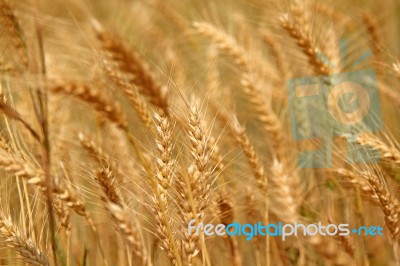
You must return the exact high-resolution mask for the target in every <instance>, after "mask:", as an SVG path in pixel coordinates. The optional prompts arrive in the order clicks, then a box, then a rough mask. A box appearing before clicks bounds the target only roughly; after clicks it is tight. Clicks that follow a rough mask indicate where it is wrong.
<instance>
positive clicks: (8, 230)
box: [0, 214, 50, 266]
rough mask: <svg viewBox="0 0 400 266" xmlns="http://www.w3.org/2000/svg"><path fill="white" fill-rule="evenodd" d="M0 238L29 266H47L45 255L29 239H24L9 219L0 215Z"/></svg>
mask: <svg viewBox="0 0 400 266" xmlns="http://www.w3.org/2000/svg"><path fill="white" fill-rule="evenodd" d="M0 238H1V239H2V240H4V241H5V243H6V245H7V246H9V247H11V248H13V249H14V250H15V251H16V252H18V253H19V254H20V255H21V256H22V257H23V258H24V260H25V262H26V263H28V264H30V265H43V266H48V265H50V264H49V261H48V258H47V256H46V254H45V253H44V252H43V251H42V250H41V249H40V248H39V247H38V246H37V245H36V244H35V243H34V242H33V241H32V240H31V239H29V238H25V237H24V236H23V235H22V234H21V232H20V231H19V229H18V227H16V226H15V225H14V224H13V222H12V221H11V219H9V218H6V217H5V216H4V214H1V215H0Z"/></svg>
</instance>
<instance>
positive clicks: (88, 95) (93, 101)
mask: <svg viewBox="0 0 400 266" xmlns="http://www.w3.org/2000/svg"><path fill="white" fill-rule="evenodd" d="M49 89H50V91H52V92H54V93H65V94H68V95H72V96H74V97H76V98H78V99H80V100H82V101H84V102H87V103H89V104H90V105H92V106H93V107H94V108H95V109H96V111H98V112H101V113H103V114H105V116H106V117H107V119H109V120H110V121H111V122H113V123H115V124H116V125H117V126H118V127H120V128H122V129H126V128H127V127H128V122H127V120H126V116H125V114H124V113H123V112H122V110H121V107H120V106H119V105H117V104H116V103H115V102H113V101H110V100H109V99H108V98H107V97H106V96H105V95H103V94H101V93H100V91H98V90H94V89H92V88H91V87H89V86H88V85H87V84H78V83H72V82H71V83H64V84H59V85H54V86H50V87H49Z"/></svg>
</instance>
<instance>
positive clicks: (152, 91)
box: [93, 22, 168, 113]
mask: <svg viewBox="0 0 400 266" xmlns="http://www.w3.org/2000/svg"><path fill="white" fill-rule="evenodd" d="M93 26H94V30H95V32H96V37H97V39H98V40H99V41H100V43H101V45H102V49H103V50H104V51H106V52H107V53H108V54H109V55H110V58H111V60H112V62H114V63H115V64H116V65H117V67H118V70H119V71H121V72H122V73H124V74H128V75H130V77H128V80H129V82H131V83H133V84H135V85H136V86H138V87H139V88H140V92H141V93H142V94H143V95H145V96H147V97H148V98H149V100H150V102H151V103H152V104H154V105H155V106H158V107H160V108H161V109H163V110H164V112H166V113H167V112H168V101H167V88H166V87H164V86H161V85H160V84H159V83H158V82H157V81H156V79H155V78H154V75H153V73H152V72H151V71H150V69H149V67H148V66H147V64H146V63H145V62H144V61H142V60H141V59H140V58H139V55H138V54H137V53H136V52H134V51H133V50H131V49H130V48H129V47H128V46H127V45H126V44H125V43H124V42H123V40H122V39H121V38H120V37H119V36H117V35H116V34H115V33H111V32H109V31H107V30H105V29H104V28H103V27H102V26H101V25H100V24H99V23H98V22H93Z"/></svg>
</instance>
